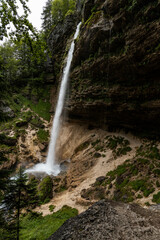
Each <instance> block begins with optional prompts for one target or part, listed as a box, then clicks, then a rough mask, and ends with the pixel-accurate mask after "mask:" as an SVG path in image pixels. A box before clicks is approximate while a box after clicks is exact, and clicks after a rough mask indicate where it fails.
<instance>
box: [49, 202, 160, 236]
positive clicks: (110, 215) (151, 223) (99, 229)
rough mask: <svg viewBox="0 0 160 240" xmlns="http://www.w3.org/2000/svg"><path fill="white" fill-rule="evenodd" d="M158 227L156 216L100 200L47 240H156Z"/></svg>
mask: <svg viewBox="0 0 160 240" xmlns="http://www.w3.org/2000/svg"><path fill="white" fill-rule="evenodd" d="M159 227H160V213H156V212H154V211H151V210H144V209H142V208H141V207H139V206H137V205H127V204H124V203H115V202H110V201H107V200H102V201H100V202H98V203H96V204H95V205H93V206H92V207H90V208H89V209H88V210H87V211H86V212H84V213H82V214H80V215H79V216H77V217H75V218H73V219H70V220H68V221H67V222H66V223H64V224H63V226H62V227H60V228H59V229H58V231H57V232H55V234H53V235H52V236H51V237H50V238H48V240H64V239H65V240H69V239H70V240H71V239H72V240H74V239H81V240H82V239H85V240H90V239H96V240H101V239H109V240H110V239H114V240H120V239H123V240H129V239H132V240H140V239H143V240H145V239H146V240H147V239H150V240H154V239H155V240H157V239H158V237H159V234H160V229H159Z"/></svg>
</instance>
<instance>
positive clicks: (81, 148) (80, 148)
mask: <svg viewBox="0 0 160 240" xmlns="http://www.w3.org/2000/svg"><path fill="white" fill-rule="evenodd" d="M89 144H90V143H89V141H85V142H83V143H82V144H80V145H79V146H78V147H77V148H76V149H75V153H77V152H80V151H83V150H85V149H86V148H88V146H89Z"/></svg>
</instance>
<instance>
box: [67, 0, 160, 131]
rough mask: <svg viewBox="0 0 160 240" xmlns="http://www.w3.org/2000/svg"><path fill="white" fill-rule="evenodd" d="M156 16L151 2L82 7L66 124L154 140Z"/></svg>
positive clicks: (158, 107) (159, 89)
mask: <svg viewBox="0 0 160 240" xmlns="http://www.w3.org/2000/svg"><path fill="white" fill-rule="evenodd" d="M159 11H160V2H159V1H156V0H155V1H149V0H146V1H144V0H143V1H142V0H137V1H129V0H121V1H118V2H117V1H115V0H107V1H101V0H96V1H94V0H87V1H85V4H84V7H83V24H82V27H81V32H80V35H79V38H78V39H77V42H76V49H75V53H74V58H73V64H72V70H71V74H70V78H71V84H70V88H71V93H70V99H69V105H68V107H67V110H68V112H69V118H70V119H72V120H78V121H82V122H87V121H88V122H89V123H91V124H93V125H95V126H100V127H105V128H107V127H108V129H111V130H112V129H114V128H125V129H129V130H134V131H141V132H142V131H144V132H147V134H148V132H150V133H151V134H156V135H159V133H160V131H159V130H160V119H159V114H160V98H159V96H160V78H159V70H160V66H159V61H160V43H159V33H160V20H159V14H158V12H159Z"/></svg>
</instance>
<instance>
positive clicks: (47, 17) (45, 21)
mask: <svg viewBox="0 0 160 240" xmlns="http://www.w3.org/2000/svg"><path fill="white" fill-rule="evenodd" d="M52 27H53V19H52V0H48V1H47V2H46V5H45V7H44V8H43V12H42V29H43V31H44V33H45V36H46V37H47V36H48V33H49V32H50V30H51V29H52Z"/></svg>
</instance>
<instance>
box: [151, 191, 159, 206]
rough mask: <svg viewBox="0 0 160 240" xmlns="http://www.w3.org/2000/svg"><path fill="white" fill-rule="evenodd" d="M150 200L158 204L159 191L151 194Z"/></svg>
mask: <svg viewBox="0 0 160 240" xmlns="http://www.w3.org/2000/svg"><path fill="white" fill-rule="evenodd" d="M152 202H155V203H157V204H160V192H158V193H157V194H154V195H153V198H152Z"/></svg>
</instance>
